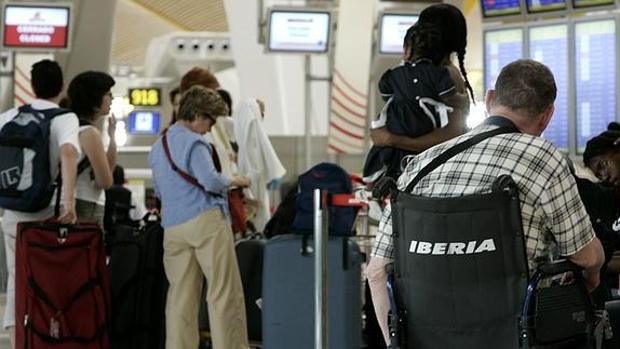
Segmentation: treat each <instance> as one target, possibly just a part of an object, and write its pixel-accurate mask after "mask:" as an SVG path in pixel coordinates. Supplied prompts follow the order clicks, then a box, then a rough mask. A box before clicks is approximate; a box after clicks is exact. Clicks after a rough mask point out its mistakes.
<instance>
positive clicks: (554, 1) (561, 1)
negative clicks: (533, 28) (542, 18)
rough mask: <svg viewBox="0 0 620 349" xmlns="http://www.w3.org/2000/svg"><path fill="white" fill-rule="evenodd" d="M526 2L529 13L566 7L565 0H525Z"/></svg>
mask: <svg viewBox="0 0 620 349" xmlns="http://www.w3.org/2000/svg"><path fill="white" fill-rule="evenodd" d="M526 4H527V12H529V13H538V12H546V11H558V10H565V9H566V0H527V2H526Z"/></svg>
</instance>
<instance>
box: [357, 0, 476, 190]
mask: <svg viewBox="0 0 620 349" xmlns="http://www.w3.org/2000/svg"><path fill="white" fill-rule="evenodd" d="M466 38H467V26H466V22H465V17H463V14H462V13H461V11H460V10H459V9H458V8H456V7H454V6H452V5H448V4H438V5H433V6H430V7H428V8H426V9H425V10H424V11H422V13H421V14H420V18H419V20H418V22H417V23H416V24H414V25H413V26H412V27H411V28H409V30H408V31H407V35H406V36H405V40H404V43H403V46H404V48H405V57H404V61H403V63H402V64H401V65H400V66H398V67H396V68H393V69H389V70H388V71H386V72H385V73H384V74H383V76H382V77H381V79H380V81H379V91H380V93H381V96H382V98H383V99H384V101H385V106H384V107H383V110H382V111H381V113H380V114H379V118H378V120H375V121H373V122H372V125H371V129H372V132H371V136H372V140H373V143H374V145H373V146H372V147H371V149H370V151H369V152H368V154H367V156H366V161H365V165H364V180H365V181H366V182H367V183H372V182H376V181H377V180H378V179H379V178H381V177H383V176H389V177H391V178H398V176H399V175H400V173H401V161H402V160H403V159H404V158H406V157H407V156H408V155H413V154H419V153H420V152H422V151H424V150H426V149H428V148H430V147H432V146H434V145H436V144H439V143H442V142H444V141H446V140H448V139H451V138H453V137H456V136H458V135H460V134H462V133H464V132H465V129H466V125H465V119H466V117H467V114H468V113H469V100H468V96H467V92H466V89H468V90H469V93H470V95H471V98H472V100H473V91H472V88H471V86H470V84H469V81H468V80H467V73H466V71H465V67H464V58H465V47H466V45H467V39H466ZM454 53H456V55H457V58H458V61H459V67H460V72H459V70H458V69H457V68H456V67H455V66H454V65H453V64H452V55H453V54H454ZM461 74H462V76H461Z"/></svg>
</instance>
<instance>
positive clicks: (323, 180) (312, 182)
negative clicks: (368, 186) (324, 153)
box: [291, 162, 357, 236]
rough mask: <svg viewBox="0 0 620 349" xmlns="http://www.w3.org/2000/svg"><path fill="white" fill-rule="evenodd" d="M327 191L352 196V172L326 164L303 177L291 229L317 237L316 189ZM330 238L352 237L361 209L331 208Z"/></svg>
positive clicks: (349, 207) (299, 184)
mask: <svg viewBox="0 0 620 349" xmlns="http://www.w3.org/2000/svg"><path fill="white" fill-rule="evenodd" d="M317 188H318V189H324V190H327V191H328V192H329V194H330V195H333V194H351V193H352V192H353V186H352V185H351V179H350V178H349V175H348V173H347V172H346V171H345V170H343V169H342V167H340V166H338V165H336V164H332V163H328V162H323V163H320V164H318V165H316V166H314V167H312V168H311V169H310V170H308V171H307V172H305V173H303V174H301V175H300V176H299V183H298V192H297V199H296V203H295V206H296V209H297V210H296V213H295V220H294V221H293V225H292V227H291V229H292V230H293V232H295V233H298V234H304V235H306V234H313V228H314V212H313V211H314V199H313V197H314V189H317ZM328 206H329V209H328V212H329V235H332V236H351V235H354V234H355V232H354V230H353V224H354V222H355V217H356V214H357V208H356V207H351V206H336V205H331V204H330V205H328Z"/></svg>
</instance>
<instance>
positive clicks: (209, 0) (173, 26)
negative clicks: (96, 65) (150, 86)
mask: <svg viewBox="0 0 620 349" xmlns="http://www.w3.org/2000/svg"><path fill="white" fill-rule="evenodd" d="M114 26H115V28H114V37H113V42H112V64H116V65H119V64H120V65H130V66H142V65H143V64H144V54H145V53H146V49H147V47H148V45H149V42H150V41H151V39H152V38H155V37H158V36H162V35H165V34H167V33H170V32H173V31H212V32H222V31H227V30H228V22H227V21H226V12H225V11H224V3H223V0H118V2H117V5H116V16H115V24H114Z"/></svg>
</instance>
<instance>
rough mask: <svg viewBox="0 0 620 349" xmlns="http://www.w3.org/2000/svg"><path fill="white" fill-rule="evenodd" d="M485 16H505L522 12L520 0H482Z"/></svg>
mask: <svg viewBox="0 0 620 349" xmlns="http://www.w3.org/2000/svg"><path fill="white" fill-rule="evenodd" d="M480 3H481V5H482V15H483V16H484V17H487V18H489V17H503V16H514V15H520V14H521V4H520V1H519V0H481V1H480Z"/></svg>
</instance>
